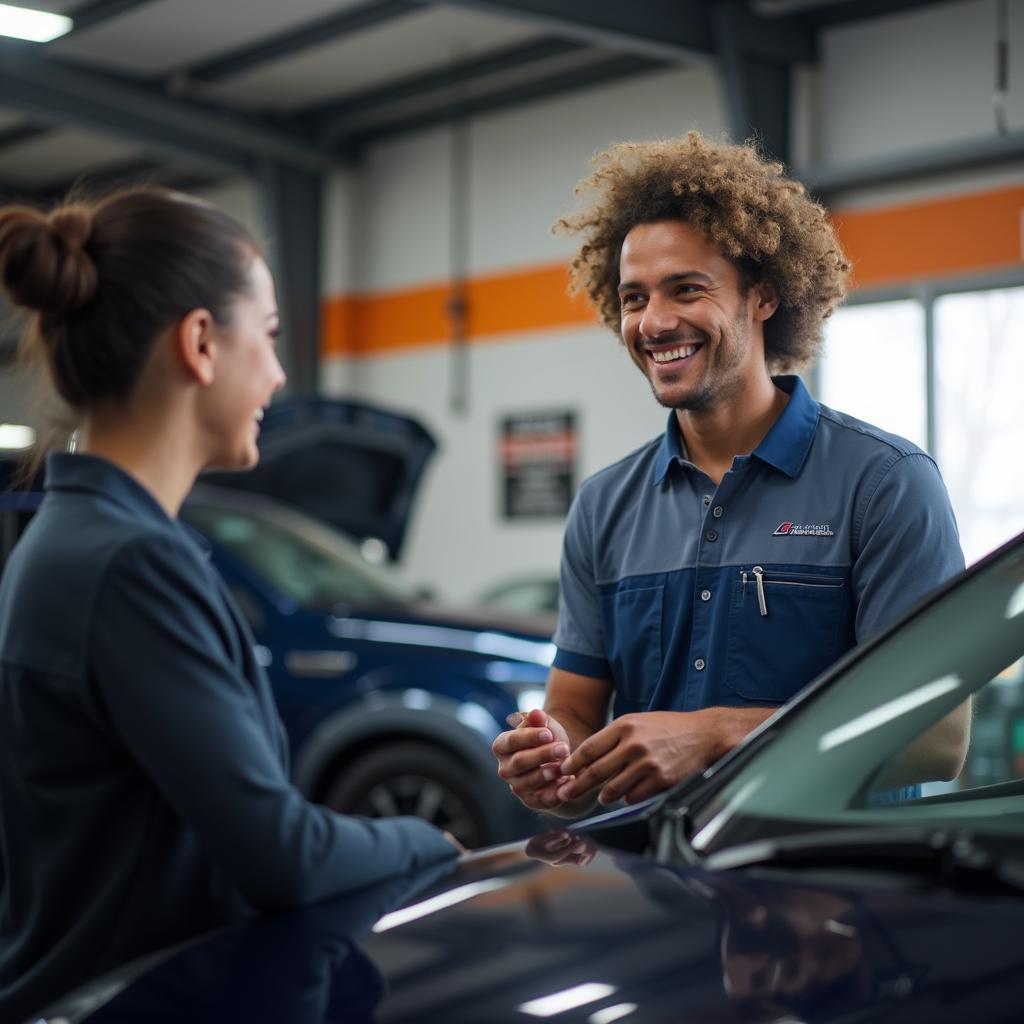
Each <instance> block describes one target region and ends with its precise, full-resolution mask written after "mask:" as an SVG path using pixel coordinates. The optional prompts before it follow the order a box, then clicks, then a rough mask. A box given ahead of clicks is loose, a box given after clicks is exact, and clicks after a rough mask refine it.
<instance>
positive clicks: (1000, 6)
mask: <svg viewBox="0 0 1024 1024" xmlns="http://www.w3.org/2000/svg"><path fill="white" fill-rule="evenodd" d="M1008 5H1009V0H996V82H995V88H994V89H993V91H992V110H993V113H994V114H995V116H996V131H997V132H998V133H999V134H1000V135H1006V134H1007V133H1008V131H1009V128H1008V126H1007V123H1006V98H1007V94H1008V93H1009V90H1010V31H1009V11H1008Z"/></svg>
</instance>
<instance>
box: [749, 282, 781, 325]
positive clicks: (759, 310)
mask: <svg viewBox="0 0 1024 1024" xmlns="http://www.w3.org/2000/svg"><path fill="white" fill-rule="evenodd" d="M752 291H753V294H754V319H755V320H762V321H763V320H769V319H770V318H771V317H772V315H773V314H774V313H775V310H777V309H778V308H779V293H778V292H777V291H776V290H775V285H774V284H772V282H771V281H769V280H767V279H762V280H760V281H758V282H757V284H755V285H754V287H753V289H752Z"/></svg>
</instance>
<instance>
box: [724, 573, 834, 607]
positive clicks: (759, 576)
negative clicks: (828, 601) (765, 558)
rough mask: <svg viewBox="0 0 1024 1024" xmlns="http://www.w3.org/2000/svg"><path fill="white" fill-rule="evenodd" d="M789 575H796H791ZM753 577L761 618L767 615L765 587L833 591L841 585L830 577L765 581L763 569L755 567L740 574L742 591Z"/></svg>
mask: <svg viewBox="0 0 1024 1024" xmlns="http://www.w3.org/2000/svg"><path fill="white" fill-rule="evenodd" d="M791 575H794V576H796V575H798V574H796V573H792V574H791ZM751 576H753V577H754V585H755V586H756V588H757V608H758V611H759V612H760V613H761V615H762V616H766V615H767V614H768V600H767V595H766V591H765V587H766V586H771V587H808V588H814V589H817V590H835V589H836V588H838V587H841V586H842V585H843V581H842V580H837V579H835V578H833V577H832V576H805V577H802V578H799V579H792V580H775V579H765V574H764V567H763V566H760V565H755V566H754V567H753V568H752V569H751V570H750V572H749V573H748V572H746V571H744V572H743V573H742V574H741V577H740V582H741V585H742V586H743V588H744V589H746V586H747V584H748V583H749V582H750V577H751Z"/></svg>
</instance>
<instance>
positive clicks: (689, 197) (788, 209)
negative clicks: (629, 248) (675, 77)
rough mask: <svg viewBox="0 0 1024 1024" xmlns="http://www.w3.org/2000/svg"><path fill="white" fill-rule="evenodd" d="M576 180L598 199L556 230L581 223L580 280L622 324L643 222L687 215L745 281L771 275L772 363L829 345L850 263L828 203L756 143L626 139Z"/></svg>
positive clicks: (695, 137) (575, 274)
mask: <svg viewBox="0 0 1024 1024" xmlns="http://www.w3.org/2000/svg"><path fill="white" fill-rule="evenodd" d="M593 162H594V164H595V170H594V172H593V173H592V174H591V175H590V176H589V177H587V178H584V179H583V180H582V181H581V182H580V183H579V184H578V185H577V186H576V194H577V195H579V196H587V195H593V199H592V201H591V202H590V204H589V205H587V206H586V207H584V208H583V209H581V210H580V211H579V212H577V213H575V214H572V215H570V216H567V217H563V218H561V219H560V220H558V221H557V222H556V223H555V226H554V230H556V231H559V230H561V231H568V232H571V233H580V234H582V236H583V242H582V245H581V246H580V249H579V251H578V252H577V254H576V257H575V258H574V260H573V262H572V271H571V277H572V290H573V291H574V292H580V291H582V292H585V293H586V294H587V295H588V296H589V297H590V300H591V301H592V302H593V303H594V305H595V306H596V307H597V310H598V313H599V314H600V317H601V321H602V323H604V324H605V325H606V326H608V327H610V328H611V329H612V330H614V331H615V332H616V333H618V330H619V315H620V314H619V296H618V293H617V288H618V285H619V254H620V251H621V249H622V243H623V240H624V239H625V237H626V235H627V234H628V233H629V232H630V230H631V229H632V228H634V227H635V226H636V225H637V224H648V223H651V222H653V221H658V220H682V221H685V222H686V223H687V224H689V225H691V226H692V227H693V228H694V229H695V230H697V231H699V232H700V233H701V234H703V235H705V236H706V237H707V238H710V239H711V240H712V241H713V242H714V243H715V244H716V245H718V247H719V248H720V249H721V251H722V253H723V254H724V255H725V256H727V257H728V258H729V259H730V260H731V261H732V262H733V263H734V264H735V266H736V267H737V269H738V270H739V271H740V278H741V282H742V285H743V287H744V288H749V287H750V286H751V285H752V284H754V283H755V282H757V281H762V280H767V281H769V282H770V283H771V284H772V285H774V287H775V289H776V291H777V292H778V295H779V300H780V302H779V308H778V309H777V310H776V311H775V314H774V316H772V317H771V318H770V319H769V320H767V321H766V322H765V327H764V339H765V361H766V362H767V364H768V368H769V370H771V371H772V372H778V371H785V370H795V369H799V368H800V367H802V366H805V365H806V364H807V363H809V362H810V361H811V360H813V359H814V357H815V356H816V355H817V354H818V352H819V350H820V348H821V341H822V329H823V325H824V322H825V320H826V318H827V317H828V316H829V315H831V313H832V311H833V310H834V309H835V307H836V305H838V303H839V302H840V301H841V300H842V298H843V296H844V295H845V294H846V286H847V278H848V276H849V270H850V264H849V262H848V261H847V259H846V257H845V256H844V254H843V251H842V249H841V248H840V245H839V240H838V239H837V238H836V233H835V231H834V230H833V228H832V225H831V224H830V223H829V220H828V217H827V215H826V213H825V209H824V208H823V207H822V206H821V205H819V204H818V203H816V202H814V200H812V199H811V198H810V197H809V196H808V195H807V194H806V192H805V191H804V187H803V185H801V184H800V183H799V182H797V181H793V180H791V179H789V178H786V177H784V176H783V166H782V164H779V163H774V162H770V161H767V160H764V159H762V158H761V156H760V155H759V154H758V152H757V150H756V149H755V148H754V146H753V145H752V144H747V145H743V146H736V145H728V144H725V143H716V142H712V141H711V140H710V139H707V138H705V137H704V136H702V135H701V134H700V133H698V132H690V133H688V134H687V135H685V136H684V137H683V138H681V139H667V140H663V141H659V142H624V143H621V144H619V145H617V146H612V147H611V148H610V149H607V150H605V151H604V152H603V153H599V154H598V155H597V156H596V157H595V158H594V161H593Z"/></svg>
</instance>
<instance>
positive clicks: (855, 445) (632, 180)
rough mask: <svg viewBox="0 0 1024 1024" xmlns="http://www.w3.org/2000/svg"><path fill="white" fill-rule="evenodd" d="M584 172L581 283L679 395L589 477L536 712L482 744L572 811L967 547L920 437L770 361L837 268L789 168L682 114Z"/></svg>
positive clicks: (819, 316) (710, 742)
mask: <svg viewBox="0 0 1024 1024" xmlns="http://www.w3.org/2000/svg"><path fill="white" fill-rule="evenodd" d="M578 192H580V193H581V194H584V195H585V196H587V197H588V199H589V202H588V204H587V205H585V206H584V208H582V209H581V210H580V211H579V212H578V213H576V214H575V215H573V216H571V217H568V218H566V219H564V220H562V221H560V222H559V226H560V227H561V228H563V229H566V230H569V231H572V232H576V233H578V234H581V235H582V245H581V247H580V250H579V252H578V254H577V256H576V258H575V260H574V263H573V277H574V285H575V287H576V288H577V289H578V290H582V291H585V292H586V293H587V294H588V295H589V297H590V299H591V300H592V301H593V303H594V304H595V306H596V307H597V309H598V310H599V312H600V315H601V319H602V321H603V322H604V323H605V324H606V325H607V326H608V327H610V328H612V329H613V330H615V331H616V332H617V333H618V334H619V335H620V337H621V339H622V342H623V344H624V346H625V348H626V350H627V352H628V353H629V356H630V358H631V359H632V360H633V362H634V363H635V365H636V366H637V367H638V368H639V370H640V372H641V373H643V374H644V376H645V377H646V378H647V380H648V381H649V382H650V386H651V390H652V392H653V394H654V398H655V399H656V400H657V401H658V402H659V403H660V404H661V405H663V406H665V407H666V408H668V409H669V410H671V411H670V413H669V416H668V423H667V426H666V430H665V433H664V434H663V435H662V436H661V437H658V438H655V439H654V440H653V441H651V442H650V443H649V444H646V445H644V446H643V447H642V448H640V449H639V450H637V451H635V452H633V453H631V454H629V455H627V456H626V457H625V458H623V459H621V460H620V461H619V462H616V463H615V464H614V465H612V466H609V467H608V468H607V469H604V470H602V471H601V472H599V473H597V474H596V475H594V476H593V477H591V478H589V479H588V480H586V481H585V482H584V483H583V485H582V487H581V488H580V491H579V494H578V495H577V497H576V501H575V503H574V505H573V508H572V511H571V512H570V515H569V520H568V523H567V525H566V534H565V546H564V552H563V559H562V574H561V575H562V600H561V607H560V611H559V625H558V631H557V632H556V634H555V643H556V645H557V654H556V657H555V660H554V666H553V668H552V670H551V676H550V679H549V682H548V690H547V699H546V702H545V706H544V709H543V710H541V709H536V710H533V711H531V712H530V713H529V714H528V715H527V716H526V717H525V718H524V720H523V722H522V723H521V724H520V725H519V727H518V728H516V729H513V730H511V731H509V732H505V733H502V734H501V735H500V736H499V737H498V739H497V740H496V741H495V743H494V753H495V755H496V757H497V758H498V771H499V774H500V775H501V777H502V778H504V779H505V780H507V781H508V783H509V786H510V788H511V789H512V791H513V792H514V793H515V794H516V795H517V796H518V797H519V798H520V800H522V802H523V803H524V804H526V805H527V806H529V807H532V808H534V809H537V810H546V811H554V812H556V813H560V814H567V815H573V814H577V813H580V812H581V811H582V810H585V809H586V808H587V807H589V806H590V804H591V803H592V802H593V800H594V798H595V797H596V798H597V799H598V800H599V801H600V802H601V803H610V802H612V801H614V800H618V799H620V798H625V799H626V800H627V801H629V802H635V801H637V800H641V799H644V798H645V797H648V796H651V795H652V794H654V793H656V792H658V791H660V790H662V789H665V788H667V787H668V786H670V785H672V784H673V783H675V782H677V781H678V780H679V779H681V778H683V777H684V776H686V775H688V774H691V773H692V772H696V771H700V770H702V769H704V768H705V767H706V766H707V765H708V764H710V763H711V762H713V761H714V760H716V759H717V758H718V757H720V756H721V755H722V754H724V753H725V752H726V751H728V750H729V749H731V748H732V747H733V746H735V745H736V744H737V743H738V742H739V741H740V740H741V739H742V738H743V737H744V736H745V735H746V734H747V733H748V732H749V731H750V730H751V729H753V728H754V727H755V726H757V725H758V724H760V723H761V722H762V721H763V720H764V719H765V718H767V717H768V716H769V715H770V714H771V713H772V712H773V711H774V709H775V708H776V707H777V706H778V705H780V704H782V703H783V702H785V701H786V700H787V699H788V698H789V697H791V696H793V694H795V693H796V692H797V691H798V690H799V689H801V688H802V687H803V686H804V685H805V684H807V683H808V682H810V681H811V680H812V679H813V678H814V677H815V676H816V675H817V674H818V673H819V672H821V671H822V670H823V669H825V668H827V667H828V666H829V665H830V664H831V663H832V662H833V661H835V660H836V658H838V657H839V656H840V655H841V654H843V653H844V652H845V651H846V650H848V649H849V648H850V647H852V646H853V645H854V644H855V643H857V642H859V641H861V640H863V639H864V638H865V637H867V636H869V635H871V634H872V633H875V632H877V631H878V630H879V629H880V628H882V627H883V626H885V625H887V624H888V623H890V622H891V621H893V620H894V619H895V618H897V617H898V616H899V615H900V614H901V613H902V612H904V611H905V610H906V609H907V608H908V607H909V606H910V605H912V604H914V603H915V602H916V601H917V600H918V599H919V598H921V597H922V596H923V595H924V594H926V593H927V592H928V591H929V590H931V589H932V588H934V587H935V586H937V585H938V584H939V583H941V582H943V581H944V580H945V579H947V578H948V577H950V576H952V575H953V574H955V573H956V572H958V571H959V570H960V569H962V568H963V555H962V554H961V551H960V545H959V540H958V535H957V528H956V523H955V521H954V518H953V513H952V510H951V508H950V504H949V499H948V496H947V494H946V491H945V488H944V486H943V484H942V480H941V479H940V476H939V472H938V469H937V467H936V466H935V463H934V462H933V461H932V459H931V458H930V457H929V456H928V455H926V454H925V453H924V452H922V451H921V450H920V449H918V448H916V447H915V446H914V445H912V444H911V443H910V442H908V441H905V440H903V439H902V438H899V437H895V436H893V435H891V434H888V433H885V432H884V431H882V430H880V429H878V428H877V427H873V426H870V425H869V424H866V423H862V422H860V421H859V420H855V419H853V418H851V417H849V416H845V415H843V414H842V413H839V412H835V411H833V410H831V409H828V408H826V407H824V406H821V405H819V404H818V403H817V402H816V401H815V400H814V399H813V398H812V397H811V396H810V394H809V393H808V391H807V390H806V389H805V387H804V385H803V383H802V382H801V380H800V378H799V377H797V376H786V375H780V374H784V373H785V371H792V370H797V369H800V368H801V367H804V366H806V365H807V364H808V363H810V362H811V361H812V360H813V359H814V357H815V356H816V355H817V354H818V352H819V350H820V346H821V339H822V330H823V325H824V321H825V319H826V318H827V317H828V316H829V315H830V314H831V312H832V311H833V309H834V308H835V306H836V305H837V303H838V302H839V301H840V300H841V299H842V297H843V295H844V294H845V289H846V279H847V276H848V272H849V264H848V263H847V261H846V259H845V257H844V255H843V253H842V250H841V248H840V246H839V243H838V240H837V239H836V236H835V232H834V231H833V229H832V226H831V224H830V223H829V221H828V219H827V216H826V214H825V211H824V209H823V208H822V207H821V206H819V205H818V204H816V203H815V202H813V201H812V200H811V199H809V198H808V197H807V195H806V194H805V192H804V189H803V187H802V186H801V185H800V184H799V183H797V182H794V181H792V180H789V179H787V178H785V177H784V176H783V169H782V167H781V165H779V164H775V163H770V162H767V161H764V160H762V159H761V158H760V157H759V156H758V154H757V152H756V151H755V150H754V149H753V148H751V147H749V146H730V145H724V144H716V143H713V142H711V141H709V140H707V139H705V138H703V137H702V136H700V135H698V134H697V133H694V132H691V133H690V134H689V135H687V136H686V137H685V138H683V139H680V140H672V141H666V142H656V143H625V144H622V145H619V146H615V147H613V148H612V149H610V150H608V151H607V152H605V153H603V154H600V155H599V156H598V158H597V161H596V170H595V171H594V173H593V174H592V175H591V176H590V178H588V179H586V180H585V181H584V182H582V183H581V186H580V189H579V190H578ZM880 372H882V371H881V369H880ZM609 716H610V720H609ZM961 724H962V723H961ZM954 734H955V735H954ZM964 735H965V733H964V730H963V729H962V728H959V726H958V725H957V723H954V727H953V728H952V731H951V733H950V735H949V737H947V738H949V739H950V742H949V744H948V746H949V756H948V757H942V756H940V757H939V758H938V762H939V764H940V767H939V768H938V769H937V770H938V771H939V772H940V774H947V775H950V774H951V775H955V774H956V773H957V771H959V764H960V761H961V760H962V752H963V743H961V742H959V741H960V740H961V739H962V737H963V736H964ZM943 743H945V740H943ZM939 753H940V755H941V754H942V753H943V751H942V750H940V751H939Z"/></svg>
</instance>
